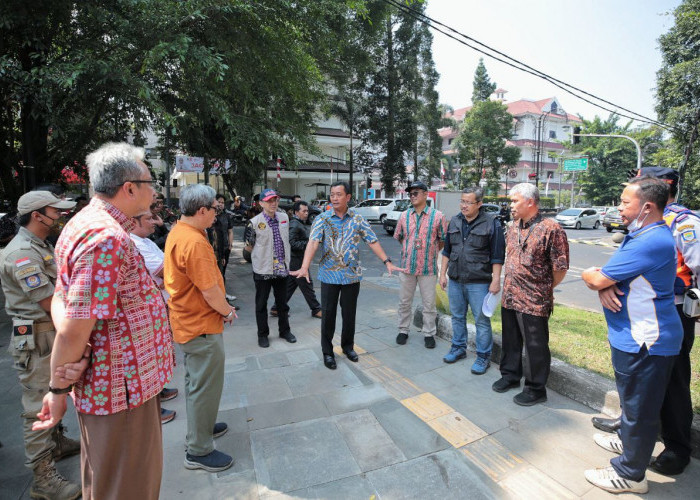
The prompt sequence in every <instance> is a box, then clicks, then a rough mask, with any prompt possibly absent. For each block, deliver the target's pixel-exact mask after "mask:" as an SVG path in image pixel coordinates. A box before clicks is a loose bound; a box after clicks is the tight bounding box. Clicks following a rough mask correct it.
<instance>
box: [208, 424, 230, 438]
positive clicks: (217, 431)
mask: <svg viewBox="0 0 700 500" xmlns="http://www.w3.org/2000/svg"><path fill="white" fill-rule="evenodd" d="M227 432H228V425H227V424H226V423H225V422H217V423H215V424H214V431H213V432H212V435H213V436H214V437H215V438H218V437H221V436H223V435H224V434H226V433H227Z"/></svg>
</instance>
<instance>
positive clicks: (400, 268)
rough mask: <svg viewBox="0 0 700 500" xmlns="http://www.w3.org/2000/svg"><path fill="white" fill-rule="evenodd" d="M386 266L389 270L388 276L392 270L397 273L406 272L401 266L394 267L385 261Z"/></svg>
mask: <svg viewBox="0 0 700 500" xmlns="http://www.w3.org/2000/svg"><path fill="white" fill-rule="evenodd" d="M386 268H387V270H388V271H389V276H391V273H392V272H397V273H405V272H406V269H404V268H403V267H396V266H395V265H394V264H393V263H392V262H387V263H386Z"/></svg>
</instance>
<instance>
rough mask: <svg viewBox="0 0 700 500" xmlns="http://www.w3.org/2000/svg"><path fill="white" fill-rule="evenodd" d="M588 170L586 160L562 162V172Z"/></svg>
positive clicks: (574, 159) (577, 159)
mask: <svg viewBox="0 0 700 500" xmlns="http://www.w3.org/2000/svg"><path fill="white" fill-rule="evenodd" d="M587 169H588V158H573V159H571V160H564V170H565V171H566V172H576V171H579V170H587Z"/></svg>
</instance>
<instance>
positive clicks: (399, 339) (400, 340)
mask: <svg viewBox="0 0 700 500" xmlns="http://www.w3.org/2000/svg"><path fill="white" fill-rule="evenodd" d="M407 340H408V333H399V334H398V335H397V336H396V343H397V344H399V345H404V344H405V343H406V341H407Z"/></svg>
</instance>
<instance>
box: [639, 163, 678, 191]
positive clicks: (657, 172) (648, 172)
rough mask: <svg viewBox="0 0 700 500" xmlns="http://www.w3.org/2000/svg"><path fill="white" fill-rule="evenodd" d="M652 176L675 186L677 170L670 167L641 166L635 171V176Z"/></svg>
mask: <svg viewBox="0 0 700 500" xmlns="http://www.w3.org/2000/svg"><path fill="white" fill-rule="evenodd" d="M644 176H649V177H654V178H656V179H661V180H662V181H664V182H666V184H669V185H670V186H675V185H676V184H678V171H677V170H673V169H672V168H665V167H642V168H640V169H639V172H638V173H637V177H644Z"/></svg>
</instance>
